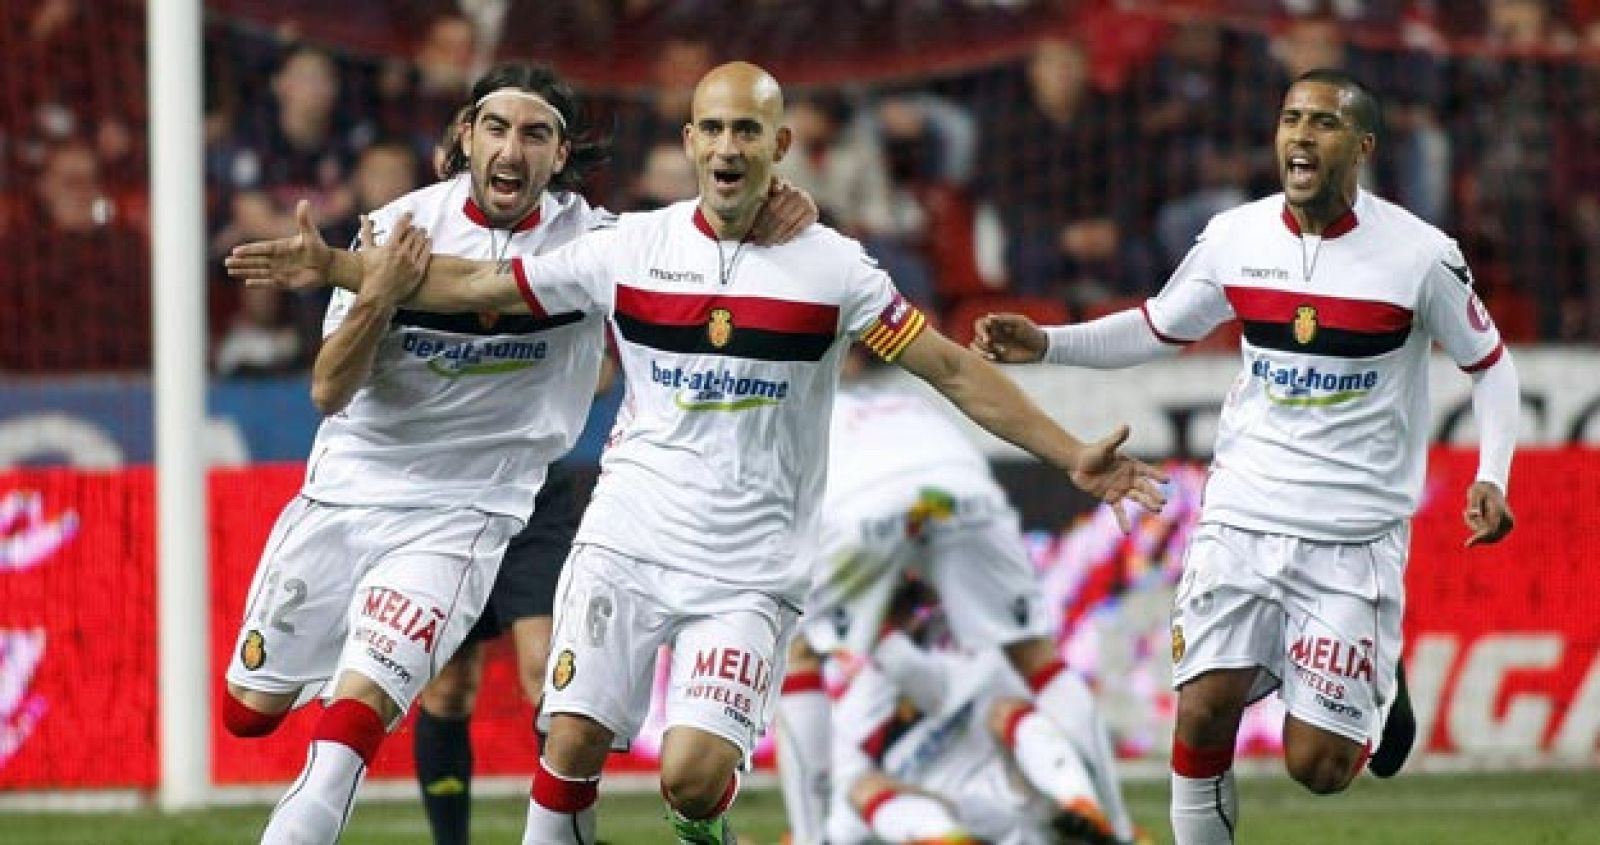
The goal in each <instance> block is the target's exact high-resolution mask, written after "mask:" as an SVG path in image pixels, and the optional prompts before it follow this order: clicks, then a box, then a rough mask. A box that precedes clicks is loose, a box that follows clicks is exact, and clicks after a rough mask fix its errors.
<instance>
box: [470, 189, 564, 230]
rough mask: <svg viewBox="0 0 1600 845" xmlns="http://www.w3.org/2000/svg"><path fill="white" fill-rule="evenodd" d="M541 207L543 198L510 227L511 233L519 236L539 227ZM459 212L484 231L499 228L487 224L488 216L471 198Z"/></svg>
mask: <svg viewBox="0 0 1600 845" xmlns="http://www.w3.org/2000/svg"><path fill="white" fill-rule="evenodd" d="M543 206H544V197H543V196H540V197H539V202H538V203H536V204H535V205H534V206H533V210H532V211H530V212H528V214H527V216H526V217H523V218H522V219H521V220H518V221H517V225H515V226H512V227H511V231H513V232H516V233H517V234H519V235H520V234H522V233H523V232H526V231H528V230H529V229H532V228H533V227H535V226H537V225H539V213H540V212H541V211H543V210H544V208H543ZM461 212H462V213H463V214H465V215H467V219H468V220H471V221H472V222H474V223H476V224H478V225H479V226H482V227H483V228H485V229H498V228H500V227H499V226H496V225H494V224H493V223H491V222H489V215H487V214H484V213H483V209H481V208H479V207H478V204H477V203H476V202H474V201H473V199H472V197H471V196H468V197H467V202H466V204H465V205H463V206H462V207H461Z"/></svg>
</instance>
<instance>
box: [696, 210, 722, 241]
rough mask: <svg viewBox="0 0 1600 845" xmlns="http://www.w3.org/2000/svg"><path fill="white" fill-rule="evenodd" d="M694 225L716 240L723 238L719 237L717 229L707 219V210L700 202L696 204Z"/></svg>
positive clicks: (701, 232) (703, 233) (702, 232)
mask: <svg viewBox="0 0 1600 845" xmlns="http://www.w3.org/2000/svg"><path fill="white" fill-rule="evenodd" d="M694 227H695V228H696V229H699V230H700V234H702V235H705V236H706V237H708V238H710V239H712V240H714V241H720V240H722V239H721V238H719V237H717V230H716V229H714V228H712V226H711V221H710V220H707V219H706V212H705V210H704V209H702V208H701V207H700V203H698V202H697V203H695V204H694Z"/></svg>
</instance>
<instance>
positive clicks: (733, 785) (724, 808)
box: [706, 774, 739, 819]
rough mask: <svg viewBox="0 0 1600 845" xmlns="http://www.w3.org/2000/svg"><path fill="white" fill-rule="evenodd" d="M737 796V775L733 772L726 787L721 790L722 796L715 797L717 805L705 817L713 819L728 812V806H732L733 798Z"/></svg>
mask: <svg viewBox="0 0 1600 845" xmlns="http://www.w3.org/2000/svg"><path fill="white" fill-rule="evenodd" d="M737 797H739V776H738V775H737V774H735V775H731V776H729V778H728V787H727V788H726V789H724V790H722V797H721V798H718V799H717V806H715V807H712V808H711V813H710V814H709V815H707V816H706V818H708V819H714V818H716V817H717V816H720V815H722V814H723V813H726V812H728V808H729V807H732V806H733V799H735V798H737Z"/></svg>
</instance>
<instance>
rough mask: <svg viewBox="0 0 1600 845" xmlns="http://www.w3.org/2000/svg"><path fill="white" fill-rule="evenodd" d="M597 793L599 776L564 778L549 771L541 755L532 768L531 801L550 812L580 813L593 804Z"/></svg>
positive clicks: (529, 792)
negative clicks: (535, 766) (535, 765)
mask: <svg viewBox="0 0 1600 845" xmlns="http://www.w3.org/2000/svg"><path fill="white" fill-rule="evenodd" d="M599 795H600V779H599V778H593V779H590V778H580V779H578V780H571V779H568V778H564V777H562V776H560V775H558V774H556V773H555V772H552V771H550V767H549V766H547V765H545V762H544V758H543V757H540V758H539V765H538V767H537V768H535V769H534V770H533V788H532V789H530V790H528V797H530V798H532V799H533V803H535V804H538V805H539V806H541V807H543V808H545V809H546V810H549V811H550V812H552V813H581V812H583V811H584V810H587V809H589V807H591V806H593V804H594V800H595V798H597V797H599Z"/></svg>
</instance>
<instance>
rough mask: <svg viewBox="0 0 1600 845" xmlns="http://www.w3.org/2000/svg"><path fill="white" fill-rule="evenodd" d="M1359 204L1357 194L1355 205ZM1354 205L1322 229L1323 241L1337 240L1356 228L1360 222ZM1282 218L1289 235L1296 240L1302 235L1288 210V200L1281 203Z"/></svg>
mask: <svg viewBox="0 0 1600 845" xmlns="http://www.w3.org/2000/svg"><path fill="white" fill-rule="evenodd" d="M1359 202H1361V195H1360V194H1359V193H1358V194H1356V203H1359ZM1356 203H1351V205H1350V208H1349V209H1348V210H1346V211H1345V213H1343V214H1341V215H1339V217H1338V219H1336V220H1334V221H1333V222H1332V223H1329V224H1328V225H1326V226H1324V227H1322V237H1323V239H1324V240H1328V239H1332V238H1337V237H1339V236H1340V235H1343V234H1347V233H1349V232H1350V230H1352V229H1354V228H1355V227H1356V224H1357V223H1359V222H1360V221H1359V220H1357V219H1356ZM1282 216H1283V225H1284V226H1286V227H1288V229H1289V234H1291V235H1294V236H1295V237H1297V238H1298V237H1300V236H1301V235H1302V234H1304V233H1303V232H1301V231H1300V221H1299V220H1296V219H1295V216H1294V212H1292V211H1290V210H1289V201H1288V200H1284V201H1283V214H1282Z"/></svg>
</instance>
